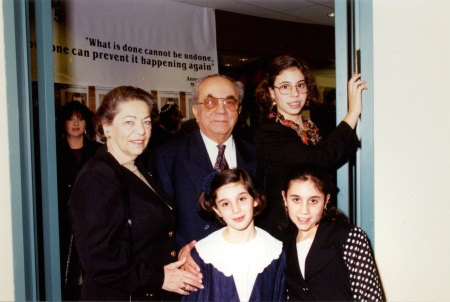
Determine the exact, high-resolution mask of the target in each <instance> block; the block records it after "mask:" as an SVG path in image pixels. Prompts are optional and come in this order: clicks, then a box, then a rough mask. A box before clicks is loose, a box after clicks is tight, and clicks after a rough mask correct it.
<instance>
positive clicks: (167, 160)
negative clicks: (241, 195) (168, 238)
mask: <svg viewBox="0 0 450 302" xmlns="http://www.w3.org/2000/svg"><path fill="white" fill-rule="evenodd" d="M243 96H244V89H243V85H242V83H240V82H234V81H233V80H231V79H230V78H228V77H225V76H223V75H219V74H216V75H210V76H207V77H204V78H201V79H199V80H197V81H196V82H195V84H194V87H193V100H194V105H193V106H192V110H193V112H194V115H195V117H196V119H197V123H198V125H199V128H200V129H199V130H196V131H195V132H193V133H192V134H190V135H187V136H183V137H180V138H178V139H175V140H172V141H170V142H169V143H167V144H165V145H162V146H161V147H160V148H157V149H156V150H155V151H154V154H153V157H152V159H153V161H152V164H151V170H152V172H153V176H154V177H155V178H156V179H157V180H158V181H159V183H160V184H161V186H162V188H163V189H164V191H165V192H166V193H167V194H168V195H169V197H170V198H171V199H172V201H173V202H174V204H175V206H176V209H175V210H176V212H177V223H178V226H177V234H176V236H177V237H176V239H177V246H178V248H179V249H180V248H182V247H183V246H185V245H186V244H188V243H190V242H191V241H192V240H200V239H202V238H204V237H206V236H207V235H209V234H211V233H212V232H214V231H216V230H217V229H218V226H216V225H215V224H214V222H213V220H212V219H209V217H204V216H202V214H201V213H199V207H198V195H199V192H200V189H201V187H202V184H203V181H204V179H205V177H206V176H207V175H208V174H210V173H211V172H213V171H214V170H220V169H224V168H227V167H228V168H235V167H238V166H239V167H243V168H246V169H247V170H248V171H250V172H251V173H253V174H255V171H256V152H255V149H254V147H253V146H252V145H250V144H249V143H247V142H245V141H242V140H240V139H237V138H233V136H232V131H233V127H234V125H235V124H236V122H237V120H238V115H239V113H240V108H241V102H242V99H243Z"/></svg>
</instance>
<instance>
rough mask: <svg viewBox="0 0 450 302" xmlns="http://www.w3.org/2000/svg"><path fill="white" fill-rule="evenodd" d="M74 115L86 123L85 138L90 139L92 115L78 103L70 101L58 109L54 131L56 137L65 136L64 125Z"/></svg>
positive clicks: (91, 134)
mask: <svg viewBox="0 0 450 302" xmlns="http://www.w3.org/2000/svg"><path fill="white" fill-rule="evenodd" d="M74 115H77V116H78V117H82V118H83V119H84V120H85V121H86V136H87V138H91V137H92V136H93V135H94V124H93V122H92V118H93V117H94V114H93V113H92V112H91V110H89V108H88V107H86V106H85V105H83V104H81V103H80V102H78V101H71V102H69V103H67V104H65V105H63V106H61V108H59V110H58V114H57V117H56V131H57V134H58V137H61V136H63V135H65V134H66V126H65V123H66V121H68V120H70V118H71V117H72V116H74Z"/></svg>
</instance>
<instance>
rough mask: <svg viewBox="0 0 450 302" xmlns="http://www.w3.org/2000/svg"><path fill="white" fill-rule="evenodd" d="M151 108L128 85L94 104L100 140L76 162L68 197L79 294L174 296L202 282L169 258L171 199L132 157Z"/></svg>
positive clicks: (141, 146)
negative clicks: (77, 260) (80, 163)
mask: <svg viewBox="0 0 450 302" xmlns="http://www.w3.org/2000/svg"><path fill="white" fill-rule="evenodd" d="M157 114H158V110H157V106H156V102H155V100H154V99H153V98H152V97H151V95H150V94H149V93H147V92H146V91H144V90H142V89H140V88H135V87H131V86H121V87H117V88H115V89H113V90H111V91H110V92H108V93H107V94H106V95H105V97H104V99H103V102H102V104H101V106H100V107H99V108H98V110H97V113H96V116H95V119H94V124H95V129H96V132H97V135H98V136H99V137H100V139H101V140H102V141H105V142H106V143H105V145H104V146H102V147H101V148H100V149H99V150H98V152H97V154H96V155H95V156H94V157H93V158H92V159H90V160H89V161H88V162H87V163H86V165H85V166H84V167H83V168H82V169H81V171H80V173H79V175H78V178H77V181H76V182H75V186H74V188H73V191H72V195H71V197H70V201H69V214H70V218H71V221H72V225H73V232H74V241H75V246H76V248H77V250H78V254H79V257H80V262H81V266H82V269H83V272H84V275H83V285H82V288H81V299H82V300H91V301H96V300H97V301H98V300H102V301H125V300H126V301H135V300H157V301H161V300H169V301H174V300H180V298H181V297H180V296H179V295H188V294H189V291H195V290H196V289H197V288H201V287H202V285H201V283H200V279H201V277H200V276H199V275H194V274H192V273H190V272H187V271H185V270H182V269H180V268H179V267H180V266H181V265H183V264H184V263H185V261H186V259H185V258H183V259H182V260H180V261H176V260H177V253H176V248H175V233H174V231H175V213H174V209H173V205H172V202H171V200H170V199H169V198H168V197H167V196H166V194H165V193H164V191H163V190H162V189H161V188H160V187H159V186H158V185H157V183H156V182H155V181H154V180H153V178H152V176H151V175H150V174H149V173H147V171H146V169H145V167H144V165H143V164H142V163H141V162H140V160H138V156H139V155H141V154H142V152H144V150H145V149H146V147H147V144H148V141H149V139H150V133H151V128H152V125H151V121H152V119H154V118H156V117H157ZM175 293H176V294H175Z"/></svg>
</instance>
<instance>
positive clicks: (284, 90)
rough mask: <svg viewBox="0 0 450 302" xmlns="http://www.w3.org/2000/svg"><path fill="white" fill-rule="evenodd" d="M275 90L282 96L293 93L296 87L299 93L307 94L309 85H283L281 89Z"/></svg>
mask: <svg viewBox="0 0 450 302" xmlns="http://www.w3.org/2000/svg"><path fill="white" fill-rule="evenodd" d="M273 87H274V88H278V90H279V91H280V93H281V94H283V95H288V94H290V93H291V91H292V87H295V88H296V89H297V92H298V93H307V92H308V85H306V83H298V84H297V85H295V86H292V85H291V84H282V85H280V87H277V86H273Z"/></svg>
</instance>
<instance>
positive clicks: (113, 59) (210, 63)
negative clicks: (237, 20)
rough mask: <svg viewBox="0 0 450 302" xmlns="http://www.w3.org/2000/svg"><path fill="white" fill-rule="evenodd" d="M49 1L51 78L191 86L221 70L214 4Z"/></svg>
mask: <svg viewBox="0 0 450 302" xmlns="http://www.w3.org/2000/svg"><path fill="white" fill-rule="evenodd" d="M54 3H56V4H55V5H54V6H53V53H54V70H55V83H62V84H74V85H86V86H103V87H115V86H119V85H133V86H139V87H142V88H144V89H146V90H149V91H150V90H172V91H190V87H191V83H192V82H193V81H194V80H195V79H197V78H199V77H202V76H205V75H208V74H213V73H217V71H218V66H217V51H216V36H215V18H214V11H213V9H210V8H202V7H197V6H193V5H188V4H184V3H179V2H174V1H170V0H145V1H143V0H133V1H124V0H89V1H88V0H70V1H55V2H54ZM35 46H36V43H35V40H34V41H31V48H32V51H33V48H35ZM34 51H35V49H34Z"/></svg>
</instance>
